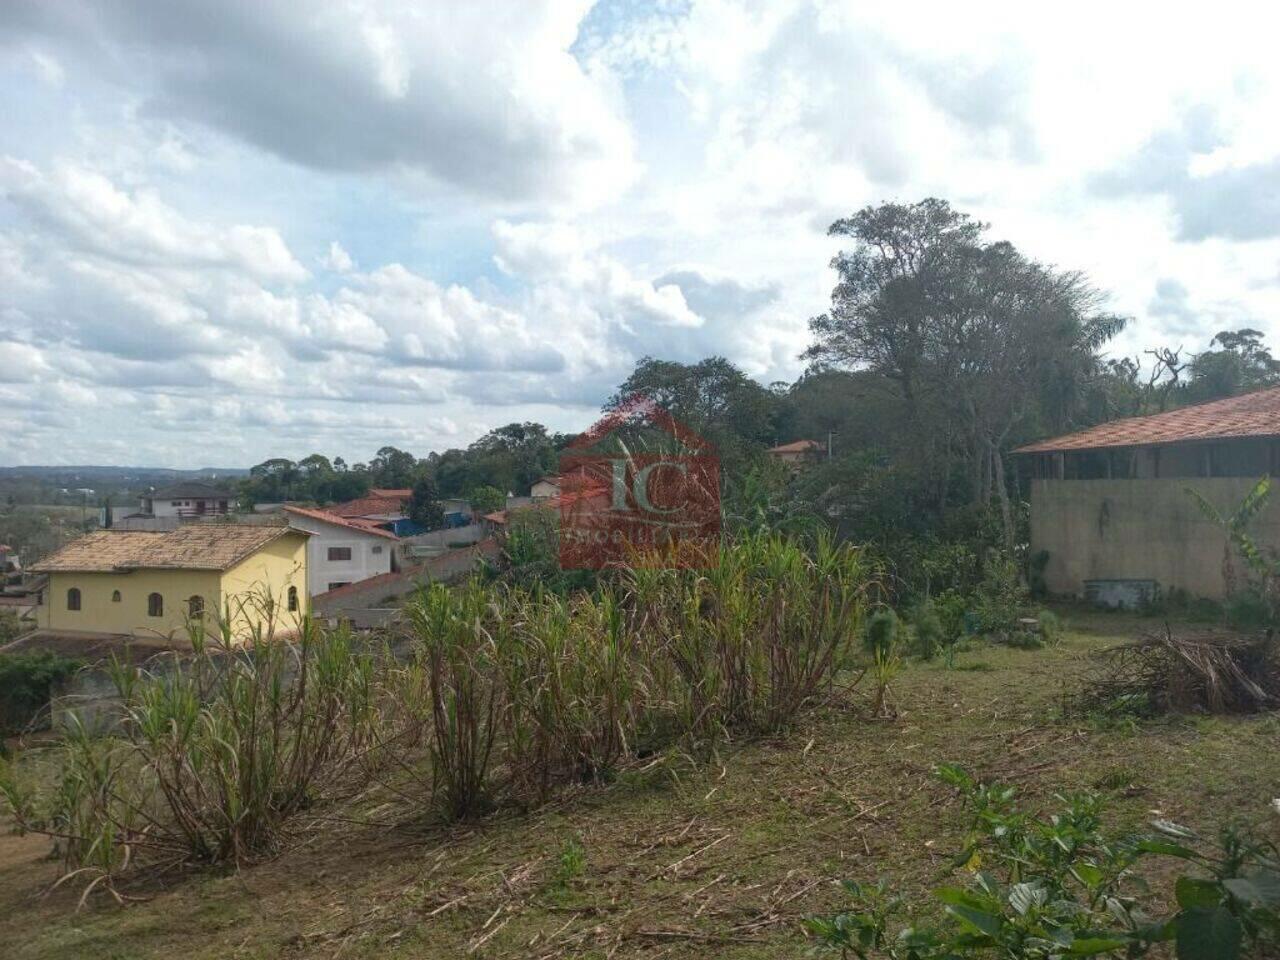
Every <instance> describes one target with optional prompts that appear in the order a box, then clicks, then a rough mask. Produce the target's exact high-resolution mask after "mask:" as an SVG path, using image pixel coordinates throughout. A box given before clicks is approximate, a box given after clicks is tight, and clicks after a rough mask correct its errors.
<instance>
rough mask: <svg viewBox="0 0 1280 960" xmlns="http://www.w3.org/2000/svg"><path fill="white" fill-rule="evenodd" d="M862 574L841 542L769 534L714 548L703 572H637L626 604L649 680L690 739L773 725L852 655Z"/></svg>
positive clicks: (865, 576)
mask: <svg viewBox="0 0 1280 960" xmlns="http://www.w3.org/2000/svg"><path fill="white" fill-rule="evenodd" d="M872 579H873V578H872V570H871V568H870V567H869V565H868V563H867V561H866V560H865V558H864V556H863V554H862V553H861V552H860V551H859V550H857V549H856V548H854V547H852V546H848V545H841V546H837V545H835V544H834V543H832V542H831V541H830V540H829V539H828V538H825V537H821V538H818V540H817V542H816V543H815V545H814V546H813V548H812V551H811V552H809V551H806V550H805V549H804V548H802V547H801V546H800V545H799V544H797V543H796V542H794V541H791V540H787V539H783V538H781V537H777V536H772V535H768V534H752V535H746V536H743V537H742V538H740V539H739V540H738V541H736V542H733V543H726V544H722V545H721V546H720V547H719V548H718V550H717V552H716V554H715V556H714V558H713V562H712V564H711V566H710V567H709V568H708V569H706V570H688V569H685V570H680V569H656V568H655V567H653V566H651V565H646V564H644V563H640V564H637V565H636V566H635V567H634V568H633V569H632V570H630V571H629V572H628V573H627V576H626V587H625V589H626V606H627V610H628V614H629V617H630V621H631V623H632V624H633V628H634V629H635V630H636V633H637V642H639V643H640V645H641V647H642V649H643V650H644V651H645V656H646V657H647V658H648V661H649V663H650V672H651V675H652V676H653V677H654V678H655V681H656V682H658V683H660V684H663V685H664V688H665V689H667V690H669V691H670V695H671V696H672V698H673V702H674V703H675V704H676V714H677V718H678V722H679V724H680V726H681V727H682V729H683V730H684V732H685V733H686V734H687V735H688V736H689V737H690V738H691V739H692V740H693V741H694V742H697V743H702V744H707V743H710V742H712V741H714V740H715V739H716V738H717V737H718V736H720V735H721V734H723V733H725V732H729V731H733V732H745V733H748V734H764V733H772V732H776V731H778V730H781V729H783V728H784V727H785V726H786V725H787V724H788V723H790V721H791V720H792V718H793V717H795V715H796V714H797V713H798V712H799V711H800V710H802V709H803V708H804V707H805V706H806V705H808V704H809V703H811V702H812V701H813V699H814V698H815V697H816V696H818V695H819V694H820V693H821V692H822V691H823V690H825V689H829V688H830V687H831V685H832V684H833V682H834V679H835V676H836V674H837V673H838V672H839V671H840V670H841V669H842V668H844V667H845V666H846V665H847V664H848V662H849V659H850V655H851V650H852V646H853V644H854V643H855V642H856V639H857V637H858V636H859V634H860V633H861V630H862V624H863V615H864V610H865V606H866V593H867V591H868V589H869V588H870V586H871V583H872Z"/></svg>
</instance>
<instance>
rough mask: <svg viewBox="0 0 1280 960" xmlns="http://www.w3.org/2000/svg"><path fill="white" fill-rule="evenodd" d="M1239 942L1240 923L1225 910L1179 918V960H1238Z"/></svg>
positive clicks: (1201, 911)
mask: <svg viewBox="0 0 1280 960" xmlns="http://www.w3.org/2000/svg"><path fill="white" fill-rule="evenodd" d="M1240 939H1241V929H1240V921H1239V920H1237V919H1236V918H1235V916H1234V915H1233V914H1232V913H1231V911H1230V910H1228V909H1227V908H1226V907H1216V908H1214V909H1212V910H1206V909H1203V908H1198V907H1197V908H1194V909H1191V910H1187V911H1185V912H1184V913H1183V914H1182V915H1181V916H1180V917H1178V936H1177V945H1178V960H1239V957H1240Z"/></svg>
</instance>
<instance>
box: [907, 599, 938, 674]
mask: <svg viewBox="0 0 1280 960" xmlns="http://www.w3.org/2000/svg"><path fill="white" fill-rule="evenodd" d="M911 627H912V641H913V642H912V651H911V652H912V653H914V654H915V655H916V656H917V657H919V658H920V659H921V660H932V659H933V658H934V657H935V656H937V654H938V651H939V650H940V649H941V648H942V646H943V644H944V642H945V640H946V632H945V630H944V629H943V626H942V618H941V617H940V616H939V615H938V609H937V607H936V606H934V604H933V602H932V601H930V600H925V601H923V602H922V603H920V604H918V605H917V606H916V608H915V610H914V611H912V615H911Z"/></svg>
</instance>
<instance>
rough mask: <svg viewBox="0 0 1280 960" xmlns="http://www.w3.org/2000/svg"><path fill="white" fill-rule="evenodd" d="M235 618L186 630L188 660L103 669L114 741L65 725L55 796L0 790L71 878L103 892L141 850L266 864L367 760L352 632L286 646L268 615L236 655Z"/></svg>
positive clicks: (366, 721) (366, 682)
mask: <svg viewBox="0 0 1280 960" xmlns="http://www.w3.org/2000/svg"><path fill="white" fill-rule="evenodd" d="M269 601H270V598H269V597H261V598H259V599H258V600H257V601H248V600H246V601H245V602H246V603H247V602H261V603H263V604H264V605H268V606H270V603H269ZM233 619H234V618H233V617H232V616H231V615H230V612H229V611H228V613H227V615H225V616H222V617H219V618H218V625H217V627H216V628H215V629H214V631H213V636H210V635H209V634H208V633H206V631H205V630H203V629H200V628H194V629H193V631H192V634H191V641H192V644H193V646H194V648H195V655H194V656H193V657H192V658H190V659H189V660H186V661H182V660H177V659H174V660H166V661H156V662H154V663H153V664H152V665H151V666H149V667H148V668H141V667H136V666H127V665H123V664H116V665H114V667H113V671H112V673H113V680H114V682H115V686H116V691H117V695H118V697H119V701H120V717H119V722H118V724H117V726H116V729H115V731H114V733H113V734H112V735H111V736H107V737H100V736H93V735H91V734H90V733H89V732H88V731H87V730H86V729H85V728H84V727H83V726H81V725H80V724H79V722H78V720H77V718H76V717H75V716H74V715H73V716H72V717H71V720H70V726H69V729H68V733H67V736H66V739H65V745H64V747H63V750H62V754H61V758H60V763H59V786H58V788H57V789H56V790H55V791H53V793H52V794H48V795H41V794H39V793H37V792H34V791H22V790H20V789H18V788H17V786H16V785H15V784H14V783H13V782H12V781H10V782H9V784H8V786H7V787H5V788H4V789H3V792H4V796H5V798H6V800H7V802H8V804H9V806H10V807H11V809H12V810H13V812H14V814H15V816H16V819H17V822H18V825H19V827H20V828H21V829H24V830H31V831H35V832H40V833H46V834H49V835H50V836H53V837H54V838H56V839H57V840H58V842H59V843H60V844H61V846H62V849H63V852H64V856H65V859H66V863H67V866H68V869H70V870H72V871H73V872H74V871H90V872H97V874H98V880H103V879H105V880H106V881H107V882H108V883H110V878H111V877H112V876H114V874H115V873H117V872H118V871H119V870H121V869H123V868H124V867H125V866H126V865H127V864H128V863H129V862H130V860H131V859H132V858H133V856H134V855H135V854H136V853H137V852H139V851H145V852H146V853H147V854H148V856H149V857H150V858H151V859H152V860H153V861H156V860H158V861H161V862H170V863H172V862H201V863H220V862H235V863H241V862H244V861H247V860H253V859H255V858H259V857H261V856H264V855H268V854H270V853H272V852H274V851H276V850H278V849H279V848H280V847H281V846H282V845H283V844H284V843H285V842H286V841H287V837H288V831H289V827H290V824H291V822H293V821H294V820H295V819H296V817H297V816H298V814H300V813H301V812H302V811H304V810H306V809H308V808H309V807H311V806H312V805H314V804H315V803H317V802H320V801H322V800H323V799H324V798H325V797H326V796H328V795H330V792H331V791H332V789H333V788H334V787H335V785H336V784H337V783H338V782H339V781H340V780H341V779H342V777H343V776H344V774H345V773H346V772H347V771H348V770H349V769H350V768H351V765H352V764H353V762H354V761H355V758H356V757H357V756H358V755H359V754H360V753H361V752H362V750H363V749H364V746H365V744H366V742H367V731H368V729H369V726H370V724H371V722H372V704H371V681H372V662H371V660H370V658H369V657H368V656H366V655H363V654H360V653H358V652H357V651H356V650H355V649H354V647H353V640H352V637H351V635H350V633H349V632H347V631H345V630H337V631H322V630H321V629H320V628H319V627H318V625H317V624H315V623H314V622H313V621H310V620H303V621H301V622H300V623H299V624H298V625H297V629H296V634H295V635H294V637H293V638H292V640H291V641H289V642H286V641H285V640H283V639H280V638H278V637H277V636H276V635H275V629H276V622H275V620H274V617H273V616H272V615H270V613H269V612H268V615H267V616H266V618H265V619H261V620H257V621H255V622H256V623H258V624H259V625H258V626H255V627H254V628H253V633H252V635H251V636H250V637H249V638H248V640H247V642H245V643H243V644H241V643H237V642H236V638H234V637H233V635H232V633H231V628H230V627H229V626H228V624H229V623H231V622H232V620H233ZM96 882H98V881H97V880H95V883H96Z"/></svg>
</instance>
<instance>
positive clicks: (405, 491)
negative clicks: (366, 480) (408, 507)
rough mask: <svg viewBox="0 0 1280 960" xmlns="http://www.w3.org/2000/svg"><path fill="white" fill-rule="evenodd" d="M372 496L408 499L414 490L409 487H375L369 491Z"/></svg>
mask: <svg viewBox="0 0 1280 960" xmlns="http://www.w3.org/2000/svg"><path fill="white" fill-rule="evenodd" d="M369 496H371V497H385V498H386V499H388V500H408V499H409V498H410V497H412V496H413V491H412V490H411V489H409V488H408V487H374V488H373V489H371V490H370V491H369Z"/></svg>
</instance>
